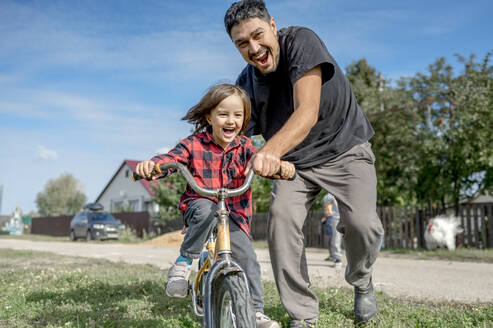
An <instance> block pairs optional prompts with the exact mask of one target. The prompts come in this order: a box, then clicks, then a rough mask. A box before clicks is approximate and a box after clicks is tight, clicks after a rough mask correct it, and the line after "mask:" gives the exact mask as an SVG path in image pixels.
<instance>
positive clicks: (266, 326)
mask: <svg viewBox="0 0 493 328" xmlns="http://www.w3.org/2000/svg"><path fill="white" fill-rule="evenodd" d="M255 322H256V327H257V328H281V326H280V325H279V323H278V322H277V321H274V320H272V319H270V318H269V317H268V316H266V315H265V314H263V313H262V312H257V313H255Z"/></svg>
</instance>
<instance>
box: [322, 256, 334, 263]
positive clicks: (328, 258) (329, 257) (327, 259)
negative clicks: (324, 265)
mask: <svg viewBox="0 0 493 328" xmlns="http://www.w3.org/2000/svg"><path fill="white" fill-rule="evenodd" d="M335 260H336V259H335V258H333V257H332V256H328V257H327V258H325V259H324V261H330V262H335Z"/></svg>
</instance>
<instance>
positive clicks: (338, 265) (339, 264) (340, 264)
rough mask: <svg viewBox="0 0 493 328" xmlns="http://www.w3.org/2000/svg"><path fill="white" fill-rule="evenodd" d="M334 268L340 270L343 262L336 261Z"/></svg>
mask: <svg viewBox="0 0 493 328" xmlns="http://www.w3.org/2000/svg"><path fill="white" fill-rule="evenodd" d="M334 266H335V267H336V268H340V267H342V261H341V260H335V262H334Z"/></svg>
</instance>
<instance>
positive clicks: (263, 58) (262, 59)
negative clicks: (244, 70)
mask: <svg viewBox="0 0 493 328" xmlns="http://www.w3.org/2000/svg"><path fill="white" fill-rule="evenodd" d="M268 59H269V51H268V50H267V49H262V50H261V51H259V52H258V53H257V54H256V55H255V56H252V61H255V62H257V63H259V64H260V65H262V66H264V65H265V64H267V60H268Z"/></svg>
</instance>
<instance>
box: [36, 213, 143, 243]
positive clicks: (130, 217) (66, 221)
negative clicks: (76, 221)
mask: <svg viewBox="0 0 493 328" xmlns="http://www.w3.org/2000/svg"><path fill="white" fill-rule="evenodd" d="M111 214H112V215H113V216H114V217H115V218H116V219H119V220H120V221H122V223H123V224H125V225H126V226H128V227H130V228H131V229H134V230H135V231H136V233H137V236H139V237H142V236H143V232H144V231H146V232H149V213H148V212H120V213H111ZM73 217H74V216H73V215H62V216H46V217H38V218H33V220H32V225H31V233H32V234H37V235H49V236H59V237H63V236H68V235H69V233H70V221H72V218H73Z"/></svg>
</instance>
